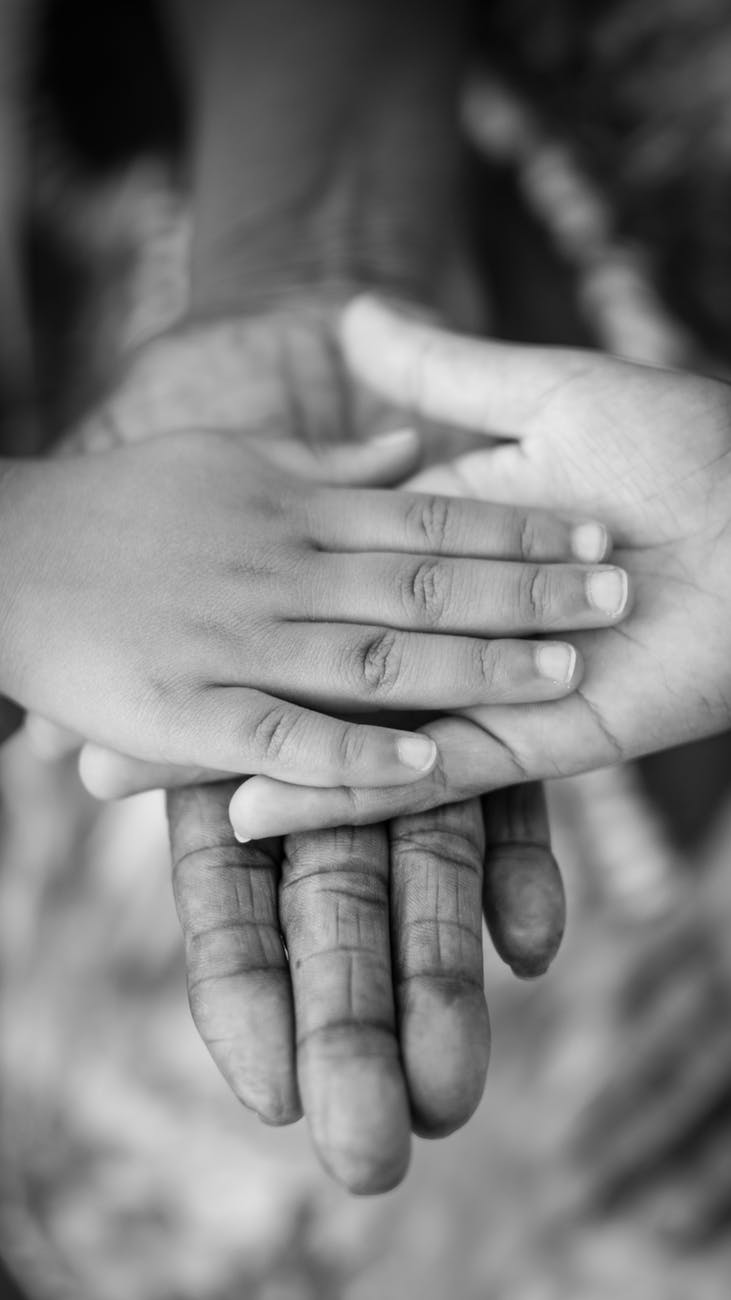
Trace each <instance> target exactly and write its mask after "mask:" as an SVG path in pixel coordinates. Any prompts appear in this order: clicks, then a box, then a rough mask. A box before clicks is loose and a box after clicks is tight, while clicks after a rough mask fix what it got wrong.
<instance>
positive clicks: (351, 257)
mask: <svg viewBox="0 0 731 1300" xmlns="http://www.w3.org/2000/svg"><path fill="white" fill-rule="evenodd" d="M459 9H460V5H459V4H456V5H455V6H453V7H452V9H451V10H450V12H449V13H446V12H445V10H444V7H443V6H442V5H439V4H437V3H435V2H434V0H348V2H347V3H346V2H345V0H324V3H322V4H319V3H318V5H316V6H303V5H302V4H301V2H300V0H282V10H281V12H280V13H279V19H280V21H278V22H277V21H275V15H274V13H273V12H272V11H271V10H270V7H269V5H268V4H264V3H262V0H248V3H247V4H244V5H239V4H232V3H230V0H224V3H221V0H219V4H218V5H217V6H216V7H212V8H211V9H210V11H209V10H206V11H205V12H206V14H207V15H208V20H207V21H206V22H202V23H201V29H200V38H201V39H200V42H199V48H200V55H199V56H198V59H197V61H198V65H199V67H198V72H197V75H196V77H195V78H194V91H193V107H194V111H193V122H194V125H193V142H192V143H193V176H194V237H193V249H192V261H191V281H192V285H191V311H192V314H193V315H194V316H197V315H200V316H210V315H216V314H228V315H232V314H236V313H238V312H241V311H246V310H247V309H248V308H249V307H252V308H254V309H257V310H258V309H260V308H261V306H262V305H263V304H266V303H269V302H271V301H272V299H274V300H278V299H281V298H283V297H285V296H286V297H289V296H291V294H292V293H293V292H296V291H298V290H299V291H311V290H312V288H313V287H316V288H317V289H319V290H325V291H331V292H334V293H340V294H341V295H344V294H346V293H352V292H353V290H355V289H357V288H364V287H374V288H376V287H377V288H380V289H381V290H382V291H385V292H390V293H393V294H395V295H396V296H397V297H401V298H407V299H409V298H414V297H415V298H417V299H419V300H424V299H425V298H426V299H428V297H429V296H430V294H431V291H432V286H433V284H434V281H435V279H436V277H437V273H438V268H439V264H440V262H441V261H442V260H443V259H444V258H445V257H446V254H447V252H448V250H449V247H450V245H451V243H452V223H451V220H450V208H451V201H452V193H453V179H454V170H455V161H456V158H457V153H458V146H457V128H456V102H457V94H456V79H457V72H458V66H459V57H458V56H459V32H460V21H459ZM285 12H286V13H287V15H288V21H287V23H286V24H283V23H282V21H281V18H282V14H283V13H285Z"/></svg>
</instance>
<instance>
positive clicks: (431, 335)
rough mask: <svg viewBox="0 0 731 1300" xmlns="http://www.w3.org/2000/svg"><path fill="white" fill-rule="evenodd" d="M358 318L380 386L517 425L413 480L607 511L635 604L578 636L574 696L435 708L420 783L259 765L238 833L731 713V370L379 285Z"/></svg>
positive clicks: (349, 326) (429, 405) (580, 759)
mask: <svg viewBox="0 0 731 1300" xmlns="http://www.w3.org/2000/svg"><path fill="white" fill-rule="evenodd" d="M344 336H345V345H346V349H347V352H348V354H349V357H350V361H351V364H352V365H353V367H354V368H355V370H356V372H357V373H358V374H359V376H360V377H361V378H363V379H365V380H368V382H370V384H371V385H372V386H373V387H374V388H376V389H377V390H378V391H380V392H381V394H382V395H384V396H387V397H388V398H389V399H391V400H393V401H395V402H400V403H401V404H402V405H404V406H407V407H409V406H410V407H411V408H412V409H415V410H416V411H418V412H419V413H421V414H424V415H426V416H428V417H429V418H433V419H436V420H442V421H449V422H452V423H455V424H459V425H470V426H472V427H476V428H479V429H481V430H482V431H484V432H485V433H491V434H499V435H501V436H504V437H510V438H511V439H513V441H511V442H510V443H509V444H507V445H506V444H504V443H503V444H502V445H500V446H498V447H496V448H494V449H492V450H489V451H482V452H475V453H473V454H471V455H469V456H466V457H463V458H461V459H460V460H459V461H457V462H456V463H455V464H454V465H452V466H444V467H443V468H442V469H441V470H439V469H437V470H433V471H428V472H427V474H426V475H424V476H422V477H420V478H419V479H418V480H417V481H416V483H415V484H414V486H418V487H419V488H420V489H424V490H426V489H429V490H432V491H434V490H439V491H451V492H454V493H456V494H459V495H461V496H467V495H470V496H478V495H479V496H485V497H488V498H489V499H490V500H491V501H503V502H507V501H510V502H514V503H517V504H520V505H523V506H541V507H544V508H547V509H554V510H560V511H578V512H582V513H585V514H588V515H589V516H591V517H595V518H600V519H603V520H604V521H605V522H606V523H607V524H608V526H609V527H610V528H611V529H612V531H613V534H614V537H615V540H616V542H617V543H618V546H619V549H618V550H617V551H616V553H615V555H616V559H617V562H618V563H619V564H621V565H623V566H624V567H625V568H626V569H627V571H628V572H629V573H630V576H631V578H632V580H633V583H634V586H635V591H636V596H635V604H634V608H633V611H632V614H631V616H630V617H629V618H628V620H627V621H626V622H625V623H623V624H622V626H621V627H618V628H616V629H612V630H611V631H609V632H606V633H602V634H601V635H599V634H592V633H589V634H581V635H579V636H577V637H575V638H572V639H573V640H575V643H576V645H577V647H578V648H579V649H580V651H581V653H582V655H583V657H584V660H585V664H586V673H585V678H584V682H583V684H582V686H581V688H580V690H578V691H576V692H575V693H574V694H573V695H572V696H571V697H570V698H568V699H566V700H563V701H561V702H559V703H555V704H542V705H540V707H533V708H521V709H514V708H503V707H499V708H493V707H487V708H485V707H477V708H472V709H470V710H469V711H468V712H466V713H465V714H463V715H462V716H461V717H460V718H451V719H443V720H441V721H440V722H438V723H436V724H430V725H429V726H428V727H427V728H426V730H427V732H428V733H429V734H431V735H433V736H434V739H435V740H436V741H437V743H438V745H439V750H440V765H439V769H438V771H437V772H436V773H435V774H434V775H433V776H430V777H427V778H426V779H425V780H423V781H420V782H418V783H416V784H414V785H413V786H411V787H410V789H409V791H408V793H406V792H399V791H397V790H393V791H391V792H385V791H382V792H380V793H378V794H376V793H375V792H367V791H363V792H361V791H357V790H355V791H354V790H342V791H338V792H330V793H328V794H327V795H323V794H322V793H318V792H317V791H310V790H307V789H297V788H293V787H290V788H287V789H286V790H285V789H282V788H281V787H279V786H277V785H276V784H274V783H271V782H269V781H262V780H255V781H252V782H250V783H247V784H246V786H244V787H243V788H242V789H241V790H240V792H239V793H238V794H237V796H236V798H235V800H234V804H233V810H232V811H233V817H234V824H235V826H236V828H237V830H238V831H239V833H241V834H246V835H251V836H253V837H257V836H259V835H271V834H279V833H282V832H285V831H290V830H294V829H299V828H312V827H315V826H323V825H339V824H340V823H341V822H343V821H349V822H354V821H361V822H369V821H372V820H376V819H380V818H384V817H389V816H393V815H394V814H395V813H400V812H404V811H410V810H414V809H418V808H425V807H431V806H433V805H434V804H436V803H442V802H443V801H444V799H445V796H446V797H447V798H452V799H459V798H465V797H466V796H468V795H471V794H473V793H474V792H476V791H477V790H480V789H484V788H485V787H486V786H490V787H493V786H499V785H503V784H507V783H510V782H514V781H518V780H520V779H521V778H522V779H528V778H536V777H543V776H553V775H565V774H567V773H570V772H576V771H579V770H582V769H587V768H591V767H596V766H601V765H604V764H607V763H612V762H615V761H617V760H621V759H624V758H628V757H630V756H632V755H634V754H639V753H642V752H647V751H650V750H653V749H658V748H662V747H664V746H666V745H671V744H674V743H678V742H681V741H685V740H690V739H692V738H693V737H695V736H700V735H703V734H704V733H710V732H713V731H716V730H722V729H723V728H724V727H725V726H728V725H729V720H731V653H730V652H729V646H730V642H731V390H730V389H729V387H728V386H727V385H725V384H723V383H719V382H716V381H713V380H706V379H701V378H699V377H697V376H692V375H684V374H676V373H670V372H665V371H660V370H654V369H651V368H649V367H646V366H638V365H631V364H629V363H626V362H622V361H619V360H617V359H615V358H611V357H606V356H602V355H600V354H594V353H591V352H577V351H568V350H562V349H553V348H540V347H533V348H527V347H517V346H513V345H510V344H495V343H487V342H481V341H475V340H467V339H460V338H459V337H457V336H450V335H448V334H446V333H443V332H440V331H438V330H435V329H430V328H428V327H426V326H424V325H421V324H417V323H414V322H412V321H409V320H406V319H403V318H400V317H399V316H398V315H396V314H395V313H393V312H392V311H390V310H388V309H386V308H385V307H382V306H380V305H378V304H376V303H375V302H373V301H371V300H367V299H366V300H361V301H360V302H356V303H355V304H354V305H353V306H352V307H351V308H350V309H349V311H348V312H347V313H346V317H345V323H344Z"/></svg>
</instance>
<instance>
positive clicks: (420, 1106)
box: [390, 800, 490, 1137]
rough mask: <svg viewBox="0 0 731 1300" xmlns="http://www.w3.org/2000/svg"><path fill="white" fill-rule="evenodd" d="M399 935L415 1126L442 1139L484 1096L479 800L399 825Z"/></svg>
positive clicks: (394, 873) (402, 1016)
mask: <svg viewBox="0 0 731 1300" xmlns="http://www.w3.org/2000/svg"><path fill="white" fill-rule="evenodd" d="M390 835H391V933H392V952H393V965H394V984H395V989H396V1004H397V1010H398V1025H399V1041H400V1044H401V1055H402V1059H403V1066H404V1073H405V1075H406V1082H407V1086H408V1090H409V1099H410V1102H411V1112H412V1119H413V1124H414V1127H415V1129H416V1131H417V1132H419V1133H421V1134H423V1135H424V1136H425V1137H441V1136H444V1135H445V1134H446V1133H451V1132H452V1131H453V1130H454V1129H457V1128H459V1127H460V1126H461V1125H462V1124H464V1123H466V1121H467V1120H468V1119H469V1117H470V1115H471V1114H472V1113H473V1111H474V1110H475V1108H476V1106H477V1104H478V1103H479V1101H480V1098H481V1097H482V1093H483V1089H484V1086H485V1077H486V1074H487V1065H488V1060H489V1056H490V1024H489V1019H488V1014H487V1004H486V1002H485V994H484V988H483V972H482V898H481V884H482V857H483V848H484V834H483V828H482V814H481V811H480V805H479V803H478V802H477V801H476V800H472V801H471V802H470V803H462V804H451V805H447V806H445V807H442V808H438V809H435V810H433V811H432V812H429V813H422V814H418V815H416V816H412V817H400V818H398V819H397V820H395V821H394V822H392V823H391V827H390Z"/></svg>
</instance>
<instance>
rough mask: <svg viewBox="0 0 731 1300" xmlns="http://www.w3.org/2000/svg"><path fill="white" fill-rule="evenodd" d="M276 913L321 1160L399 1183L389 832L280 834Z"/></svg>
mask: <svg viewBox="0 0 731 1300" xmlns="http://www.w3.org/2000/svg"><path fill="white" fill-rule="evenodd" d="M280 913H281V920H282V927H283V931H284V937H285V942H286V944H287V951H288V953H289V960H290V967H291V972H292V986H293V992H294V1003H295V1014H296V1024H297V1070H298V1080H299V1088H300V1095H301V1097H302V1102H303V1105H304V1109H305V1114H306V1115H307V1120H308V1123H309V1125H310V1129H311V1132H312V1138H313V1142H314V1144H315V1147H316V1150H317V1152H318V1154H319V1156H320V1159H321V1160H322V1163H323V1164H324V1166H325V1168H326V1169H328V1170H329V1172H330V1173H331V1174H332V1175H333V1176H334V1177H335V1178H336V1179H337V1180H338V1181H339V1182H341V1183H342V1184H344V1186H346V1187H348V1188H349V1189H350V1190H351V1191H353V1192H362V1193H366V1192H379V1191H385V1190H386V1189H387V1188H390V1187H393V1186H395V1184H396V1183H398V1182H399V1181H400V1180H401V1178H402V1177H403V1175H404V1173H405V1172H406V1167H407V1165H408V1161H409V1149H410V1119H409V1106H408V1098H407V1095H406V1087H405V1084H404V1079H403V1074H402V1070H401V1063H400V1060H399V1049H398V1043H397V1040H396V1032H395V1027H396V1017H395V1009H394V1000H393V987H392V979H391V961H390V953H389V920H388V844H387V839H386V834H385V831H384V830H383V829H381V828H378V827H376V828H374V829H370V830H367V831H356V830H351V829H349V828H341V829H340V830H336V831H332V832H329V833H326V834H322V833H321V834H319V835H306V836H293V837H290V838H289V839H288V840H287V841H286V843H285V859H284V864H283V874H282V888H281V894H280Z"/></svg>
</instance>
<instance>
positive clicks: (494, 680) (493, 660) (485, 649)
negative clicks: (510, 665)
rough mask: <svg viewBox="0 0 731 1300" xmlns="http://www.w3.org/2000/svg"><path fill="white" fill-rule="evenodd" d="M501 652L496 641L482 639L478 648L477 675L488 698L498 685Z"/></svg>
mask: <svg viewBox="0 0 731 1300" xmlns="http://www.w3.org/2000/svg"><path fill="white" fill-rule="evenodd" d="M499 653H500V652H499V650H498V648H497V646H496V645H495V643H494V641H481V642H480V643H479V645H478V647H477V650H476V657H477V665H476V668H477V677H478V680H479V682H480V684H481V687H482V689H483V690H484V692H485V694H486V696H487V697H488V698H489V697H490V695H491V694H492V693H493V692H494V691H495V690H496V688H497V685H498V679H499V675H500V673H499Z"/></svg>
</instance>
